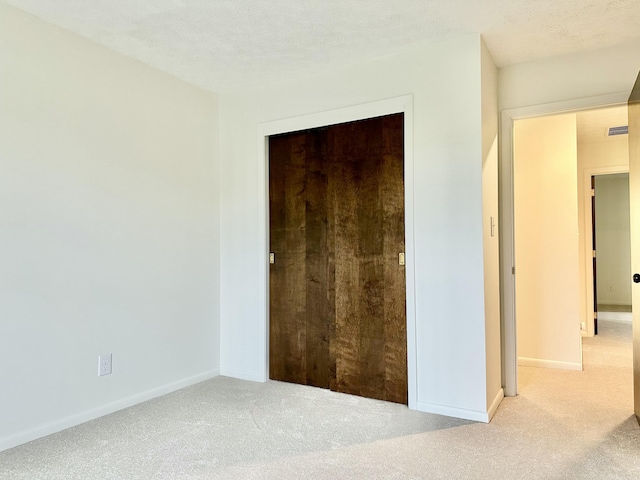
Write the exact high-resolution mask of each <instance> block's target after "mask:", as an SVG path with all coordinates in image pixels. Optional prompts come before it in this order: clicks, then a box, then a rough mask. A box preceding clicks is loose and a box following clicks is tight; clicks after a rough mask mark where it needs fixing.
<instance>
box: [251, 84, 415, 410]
mask: <svg viewBox="0 0 640 480" xmlns="http://www.w3.org/2000/svg"><path fill="white" fill-rule="evenodd" d="M394 113H403V114H404V208H405V214H404V221H405V275H406V316H407V390H408V392H407V393H408V396H407V400H408V406H409V408H410V409H412V410H415V409H416V408H417V401H418V389H417V373H418V365H417V354H416V353H417V352H416V350H417V347H416V310H415V306H416V301H415V295H416V293H415V255H414V253H415V246H414V206H413V195H414V184H413V182H414V177H413V167H414V160H413V95H403V96H400V97H395V98H389V99H386V100H380V101H377V102H370V103H365V104H360V105H354V106H349V107H344V108H339V109H335V110H329V111H325V112H318V113H313V114H309V115H302V116H297V117H291V118H286V119H282V120H275V121H271V122H264V123H260V124H259V125H258V129H257V130H258V131H257V137H258V142H257V143H258V186H257V187H258V199H259V202H264V203H260V205H259V208H258V244H259V251H260V252H261V253H260V254H261V256H262V259H261V261H260V262H259V263H258V264H259V271H258V281H259V284H260V285H261V288H260V289H259V292H258V295H259V300H258V301H259V305H260V308H261V310H262V317H263V319H264V322H262V323H261V326H260V327H261V330H260V332H258V334H259V335H261V337H262V338H263V341H262V343H261V347H262V348H263V351H262V352H261V355H260V358H261V359H262V361H263V366H264V368H263V369H262V372H263V377H262V380H263V381H267V380H268V379H269V269H268V265H269V173H268V172H269V168H268V165H269V163H268V162H269V150H268V148H269V147H268V145H269V136H270V135H276V134H280V133H289V132H295V131H299V130H307V129H311V128H318V127H324V126H327V125H334V124H337V123H345V122H353V121H357V120H364V119H367V118H373V117H380V116H383V115H390V114H394Z"/></svg>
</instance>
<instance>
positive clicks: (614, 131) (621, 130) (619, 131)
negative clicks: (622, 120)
mask: <svg viewBox="0 0 640 480" xmlns="http://www.w3.org/2000/svg"><path fill="white" fill-rule="evenodd" d="M628 133H629V125H624V126H622V127H609V133H608V134H607V136H609V137H613V136H615V135H627V134H628Z"/></svg>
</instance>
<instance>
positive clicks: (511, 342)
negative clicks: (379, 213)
mask: <svg viewBox="0 0 640 480" xmlns="http://www.w3.org/2000/svg"><path fill="white" fill-rule="evenodd" d="M628 97H629V94H628V93H627V92H620V93H613V94H609V95H600V96H596V97H588V98H577V99H573V100H567V101H563V102H556V103H547V104H542V105H531V106H527V107H519V108H512V109H508V110H503V111H502V112H501V117H500V136H501V139H502V140H501V147H500V165H499V166H500V174H499V182H500V185H499V190H500V211H499V218H500V222H501V224H502V225H501V226H500V229H499V230H500V232H501V234H500V312H501V315H500V318H501V328H502V384H503V387H504V393H505V395H506V396H508V397H513V396H515V395H517V393H518V354H517V343H516V340H517V337H516V314H515V305H516V303H515V302H516V299H515V276H514V274H513V273H512V272H513V268H516V269H517V266H516V265H515V249H514V230H513V227H514V218H513V122H514V121H515V120H519V119H523V118H531V117H540V116H544V115H553V114H560V113H570V112H578V111H581V110H589V109H593V108H601V107H607V106H614V105H623V104H625V105H626V103H627V99H628Z"/></svg>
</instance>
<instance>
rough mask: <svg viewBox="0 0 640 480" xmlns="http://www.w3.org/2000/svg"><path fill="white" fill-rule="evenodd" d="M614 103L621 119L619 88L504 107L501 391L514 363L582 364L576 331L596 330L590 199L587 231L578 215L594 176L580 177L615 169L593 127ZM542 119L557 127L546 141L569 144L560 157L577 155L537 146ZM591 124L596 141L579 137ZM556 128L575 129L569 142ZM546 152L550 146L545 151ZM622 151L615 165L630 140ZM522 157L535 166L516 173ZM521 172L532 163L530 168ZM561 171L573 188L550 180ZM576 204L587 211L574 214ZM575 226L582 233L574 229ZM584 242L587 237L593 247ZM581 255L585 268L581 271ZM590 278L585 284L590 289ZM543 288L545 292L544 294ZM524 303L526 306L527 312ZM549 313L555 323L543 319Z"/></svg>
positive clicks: (511, 391) (512, 382) (510, 382)
mask: <svg viewBox="0 0 640 480" xmlns="http://www.w3.org/2000/svg"><path fill="white" fill-rule="evenodd" d="M614 106H615V107H618V106H620V107H621V109H623V116H624V117H626V98H625V95H611V96H603V97H600V98H596V99H584V100H577V101H572V102H563V103H561V104H555V105H544V106H537V107H528V108H523V109H514V110H511V111H505V112H503V114H502V122H503V125H502V132H503V152H502V153H503V155H502V158H501V218H502V219H503V221H504V222H505V225H504V227H503V228H502V238H501V269H502V272H501V279H502V296H501V298H502V312H503V342H504V343H503V384H504V385H505V393H506V394H507V395H510V396H514V395H516V394H517V391H518V390H517V385H518V384H517V368H518V364H519V363H520V364H521V365H535V366H543V367H552V368H563V369H576V370H578V369H582V351H581V346H582V342H581V336H586V335H588V334H590V335H593V333H591V332H587V331H586V330H587V328H586V327H588V326H591V329H592V328H593V311H594V308H593V307H594V304H593V297H592V296H590V300H591V302H592V303H591V305H590V306H588V301H589V298H588V297H589V295H588V294H587V290H592V289H593V288H592V287H593V279H592V278H588V281H587V275H586V273H587V272H590V273H591V274H592V273H593V271H592V264H591V262H592V254H591V247H590V246H589V247H588V248H589V250H588V254H589V255H590V256H589V257H587V250H585V246H584V244H585V232H587V233H590V223H591V218H590V216H591V209H590V204H589V209H588V214H589V222H588V223H589V229H588V230H585V226H586V223H587V222H585V221H584V218H585V215H586V213H587V210H585V203H586V201H589V203H590V201H591V198H590V196H588V197H587V196H585V193H586V192H590V190H591V188H590V187H591V186H590V183H589V184H585V180H587V181H590V177H591V175H592V174H593V173H594V170H595V171H597V170H598V169H600V170H602V169H603V168H611V166H609V167H607V166H606V165H604V166H603V165H599V164H598V161H600V160H601V159H603V158H606V156H605V155H603V152H604V151H605V150H604V149H603V147H604V146H606V143H605V142H606V140H605V130H606V128H605V127H603V128H600V127H599V126H597V127H596V125H595V122H594V116H598V115H600V116H602V115H605V114H607V113H608V114H612V113H613V112H614V110H615V109H614V108H611V107H614ZM596 110H598V111H596ZM605 116H606V115H605ZM609 116H611V115H609ZM545 122H547V123H549V124H554V125H553V126H552V127H551V130H552V133H551V135H552V137H550V138H552V141H558V142H561V143H563V145H564V147H563V148H564V149H565V152H564V154H563V155H565V156H567V155H568V156H573V160H570V161H565V163H564V164H562V162H560V163H558V162H553V161H551V158H552V157H553V155H554V154H553V149H550V150H549V145H542V143H544V142H541V139H543V138H544V137H542V136H541V133H540V132H539V130H540V129H541V128H543V127H544V125H543V124H544V123H545ZM613 123H615V122H613ZM623 124H624V125H626V120H623ZM608 126H618V125H608ZM588 127H591V130H592V132H591V135H592V139H593V135H595V133H594V132H596V131H597V133H598V135H600V136H601V137H602V141H600V139H599V140H598V141H588V140H585V138H586V137H587V136H588V135H587V133H588V130H589V128H588ZM519 130H520V132H519ZM560 130H565V131H569V132H571V131H573V139H572V140H571V139H570V140H568V141H567V140H566V139H565V140H564V141H563V140H562V139H561V138H560V137H559V136H558V135H557V134H558V133H559V131H560ZM554 135H555V137H554ZM519 138H520V139H521V140H522V139H524V140H528V141H529V145H528V146H525V147H523V146H522V145H519V144H518V141H519V140H518V139H519ZM545 149H547V151H546V152H545ZM623 150H624V153H625V158H624V162H623V163H624V165H618V168H619V170H620V171H624V170H626V169H628V150H627V146H626V144H625V146H624V149H623ZM518 155H520V156H521V157H526V156H527V155H528V156H529V157H534V158H533V160H531V158H530V159H529V160H530V162H533V163H529V164H527V163H526V162H524V167H523V169H522V171H521V172H520V175H518V171H517V170H518ZM536 155H537V156H538V157H537V159H536V158H535V157H536ZM578 156H579V157H580V159H581V160H580V162H578ZM536 162H537V163H538V164H540V163H543V164H546V169H547V171H546V173H545V172H541V171H540V170H536V169H535V168H533V166H534V165H535V164H536ZM572 162H573V163H572ZM537 166H538V167H539V166H540V165H537ZM527 169H529V171H528V172H527ZM596 173H601V172H596ZM602 173H615V172H602ZM587 174H589V175H587ZM559 177H564V179H565V181H566V182H568V184H569V185H570V188H569V190H570V191H569V192H567V190H566V188H564V187H561V185H560V184H559V185H555V183H558V182H557V181H558V179H559ZM533 180H536V181H535V182H534V181H533ZM523 185H524V186H523ZM519 186H520V188H522V189H523V190H524V191H525V193H527V189H528V194H529V200H528V201H527V200H526V197H527V195H524V196H522V195H520V198H519V191H518V189H519ZM520 193H522V191H521V192H520ZM523 198H524V200H523ZM558 202H559V203H558ZM527 209H530V210H533V212H534V215H533V217H531V218H533V219H534V221H533V222H531V221H526V217H524V216H522V213H520V214H519V213H518V211H519V210H520V211H522V210H527ZM580 210H584V211H581V212H580V214H579V215H578V211H580ZM578 226H579V227H580V228H578ZM578 230H579V231H580V235H579V236H578V235H576V232H577V231H578ZM518 232H520V237H521V240H522V238H524V244H526V243H527V242H529V245H524V244H522V245H518V243H522V242H519V240H518V238H517V237H518ZM558 239H559V240H560V241H561V243H562V248H560V250H564V254H561V255H560V254H559V246H558V244H557V243H555V242H556V240H558ZM590 242H591V239H590V238H589V245H590ZM523 245H524V246H523ZM556 257H557V258H556ZM587 260H588V262H589V263H588V266H589V269H588V270H586V268H585V266H586V265H587ZM527 262H528V265H527ZM527 269H528V270H527ZM588 284H590V286H591V288H587V285H588ZM554 285H555V287H554ZM527 286H528V289H529V293H530V292H531V291H532V290H531V287H532V286H533V290H534V294H533V295H532V298H533V299H529V300H528V299H527V293H522V292H523V291H524V292H526V291H527ZM523 287H524V288H523ZM541 294H542V295H543V297H544V298H543V299H542V301H541V300H540V295H541ZM536 295H537V296H538V298H536ZM545 295H546V296H545ZM530 296H531V295H530ZM521 300H524V302H523V304H524V305H527V302H529V303H528V305H529V306H532V307H533V308H531V309H527V308H524V309H523V308H522V305H518V304H517V303H516V302H518V303H520V301H521ZM527 310H529V312H528V314H527ZM523 311H524V313H523ZM518 312H519V313H520V315H518ZM589 314H591V322H589V320H588V319H589ZM527 315H528V318H529V321H530V322H531V324H530V325H529V327H527V326H526V325H525V326H524V327H523V326H522V325H521V324H520V323H521V322H520V320H521V318H518V317H519V316H520V317H525V321H526V317H527ZM553 318H555V319H556V320H555V321H554V320H551V321H549V319H553ZM558 319H560V320H558ZM516 322H518V328H520V329H521V332H522V333H524V334H525V340H524V342H522V341H521V340H522V339H521V338H520V335H518V336H517V335H516V330H517V328H516ZM581 326H582V327H583V328H581ZM527 328H529V331H527ZM519 333H520V332H519ZM559 337H561V338H559ZM527 343H528V344H527Z"/></svg>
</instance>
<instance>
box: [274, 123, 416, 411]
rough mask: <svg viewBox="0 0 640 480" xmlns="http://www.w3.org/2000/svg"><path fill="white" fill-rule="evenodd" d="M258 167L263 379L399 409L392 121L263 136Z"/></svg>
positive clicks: (402, 317)
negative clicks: (265, 174) (262, 208)
mask: <svg viewBox="0 0 640 480" xmlns="http://www.w3.org/2000/svg"><path fill="white" fill-rule="evenodd" d="M269 165H270V172H269V192H270V251H271V252H272V254H273V257H272V259H273V263H271V262H270V263H271V264H270V335H269V339H270V348H269V352H270V356H269V361H270V377H271V378H272V379H274V380H282V381H287V382H294V383H301V384H306V385H314V386H318V387H324V388H331V389H332V390H335V391H339V392H345V393H351V394H355V395H361V396H366V397H371V398H378V399H383V400H389V401H393V402H399V403H406V402H407V359H406V342H407V339H406V308H405V298H406V294H405V269H404V268H405V267H404V266H403V263H404V183H403V177H404V172H403V168H404V155H403V115H402V114H397V115H389V116H385V117H378V118H374V119H369V120H363V121H358V122H351V123H346V124H340V125H333V126H329V127H326V128H321V129H314V130H308V131H304V132H295V133H290V134H285V135H278V136H273V137H271V138H270V140H269ZM401 254H402V255H401Z"/></svg>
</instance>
